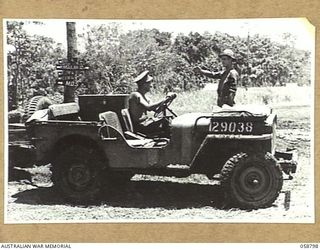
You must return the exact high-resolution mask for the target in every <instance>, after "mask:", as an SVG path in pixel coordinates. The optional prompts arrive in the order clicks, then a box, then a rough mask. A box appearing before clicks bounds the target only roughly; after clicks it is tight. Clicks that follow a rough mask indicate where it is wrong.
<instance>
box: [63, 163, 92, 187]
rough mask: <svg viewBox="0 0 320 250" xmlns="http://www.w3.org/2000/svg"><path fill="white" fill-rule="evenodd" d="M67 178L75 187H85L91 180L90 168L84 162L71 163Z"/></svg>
mask: <svg viewBox="0 0 320 250" xmlns="http://www.w3.org/2000/svg"><path fill="white" fill-rule="evenodd" d="M68 180H69V182H70V184H72V185H73V186H74V187H76V188H82V187H85V186H86V185H87V184H88V183H89V182H90V180H91V175H90V170H89V169H88V168H87V167H86V166H85V165H84V164H76V165H72V166H71V168H70V169H69V173H68Z"/></svg>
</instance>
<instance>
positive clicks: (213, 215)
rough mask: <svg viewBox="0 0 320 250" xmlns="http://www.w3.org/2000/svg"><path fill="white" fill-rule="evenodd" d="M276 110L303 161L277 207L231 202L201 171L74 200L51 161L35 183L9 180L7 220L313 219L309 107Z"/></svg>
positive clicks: (282, 132)
mask: <svg viewBox="0 0 320 250" xmlns="http://www.w3.org/2000/svg"><path fill="white" fill-rule="evenodd" d="M274 111H275V112H276V113H277V114H278V120H279V124H278V132H277V138H278V141H277V144H278V147H279V148H287V147H289V148H296V149H297V151H298V154H299V166H298V172H297V174H296V175H295V177H294V179H293V180H292V181H285V182H284V186H283V191H282V193H281V194H280V196H279V198H278V199H277V200H276V202H275V203H274V204H273V206H272V207H269V208H265V209H258V210H251V211H246V210H240V209H235V208H232V209H230V208H227V207H225V205H224V204H223V199H222V192H221V190H220V189H219V185H217V183H216V182H214V181H210V180H208V179H207V178H206V177H205V176H202V175H193V176H190V177H188V178H169V177H154V176H142V175H136V176H134V177H133V178H132V181H131V182H130V183H129V184H128V185H126V186H125V187H119V188H118V189H116V190H112V191H109V190H105V192H104V193H103V195H102V197H101V199H100V200H98V201H96V202H95V203H94V204H89V205H86V206H74V205H71V204H67V203H66V202H65V201H64V200H63V199H62V198H61V197H60V196H59V195H58V194H56V193H55V192H54V190H53V188H52V186H51V185H52V183H51V181H50V165H48V166H41V167H37V168H33V169H30V173H31V174H32V182H33V184H32V185H31V184H30V183H28V182H27V181H20V182H9V184H8V187H7V192H8V193H7V206H6V210H7V213H6V222H7V223H22V222H25V223H30V222H41V223H48V222H66V221H67V222H121V221H139V222H146V221H174V222H186V221H190V222H196V221H206V222H258V223H263V222H286V223H293V222H312V221H313V217H314V216H313V212H314V205H313V197H314V194H313V192H314V186H313V166H312V164H311V159H310V157H311V151H310V140H311V135H310V129H311V128H310V124H311V123H310V107H307V106H305V107H278V108H275V109H274Z"/></svg>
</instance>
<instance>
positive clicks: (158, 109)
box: [129, 70, 176, 137]
mask: <svg viewBox="0 0 320 250" xmlns="http://www.w3.org/2000/svg"><path fill="white" fill-rule="evenodd" d="M152 79H153V78H152V77H151V76H150V75H149V71H148V70H146V71H144V72H142V73H141V74H140V75H138V76H137V77H136V78H135V79H134V82H135V83H137V85H138V89H137V91H135V92H132V93H131V94H130V96H129V113H130V116H131V120H132V125H133V129H134V131H135V132H140V133H142V134H144V135H146V136H147V137H162V136H163V137H169V136H170V126H169V120H168V119H167V117H165V116H164V115H163V116H162V117H161V116H160V114H161V113H162V112H163V110H164V109H165V107H166V106H167V105H168V104H169V103H171V101H172V100H173V99H174V98H175V97H176V94H172V93H171V94H168V95H167V96H166V98H165V99H164V100H161V101H159V102H155V103H151V102H150V100H149V99H148V98H147V97H146V94H147V93H148V92H149V91H150V89H151V87H152ZM147 111H154V117H149V116H148V114H147Z"/></svg>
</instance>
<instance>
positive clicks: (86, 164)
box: [52, 145, 103, 203]
mask: <svg viewBox="0 0 320 250" xmlns="http://www.w3.org/2000/svg"><path fill="white" fill-rule="evenodd" d="M98 156H99V155H98V154H97V152H96V150H95V149H93V148H90V147H85V146H79V145H75V146H70V147H69V148H65V149H64V150H63V151H60V153H58V155H57V156H56V157H55V160H54V161H53V163H52V165H53V168H52V181H53V183H54V187H55V188H56V189H57V190H58V191H60V192H61V194H62V195H63V196H64V197H65V198H66V199H67V200H69V201H72V202H74V203H84V202H90V201H94V200H96V199H97V198H98V196H99V195H100V191H101V186H102V176H103V174H102V171H103V164H102V161H101V160H99V157H98Z"/></svg>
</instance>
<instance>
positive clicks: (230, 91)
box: [194, 49, 239, 107]
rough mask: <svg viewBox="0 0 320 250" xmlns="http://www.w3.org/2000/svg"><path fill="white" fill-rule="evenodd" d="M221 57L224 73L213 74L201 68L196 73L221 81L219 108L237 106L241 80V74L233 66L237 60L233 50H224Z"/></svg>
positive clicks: (196, 68) (195, 69)
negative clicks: (236, 101) (235, 99)
mask: <svg viewBox="0 0 320 250" xmlns="http://www.w3.org/2000/svg"><path fill="white" fill-rule="evenodd" d="M219 57H220V59H221V62H222V65H223V66H224V67H225V70H224V71H220V72H212V71H210V70H206V69H201V68H200V67H195V68H194V71H195V72H196V73H200V74H202V75H205V76H207V77H210V78H214V79H220V81H219V85H218V103H217V104H218V106H219V107H222V105H223V104H227V105H229V106H233V105H234V104H235V102H234V97H235V95H236V91H237V83H238V80H239V74H238V72H237V70H235V69H234V66H233V63H234V62H235V60H236V59H235V56H234V53H233V51H232V50H231V49H226V50H224V51H223V52H222V53H221V54H220V55H219Z"/></svg>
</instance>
